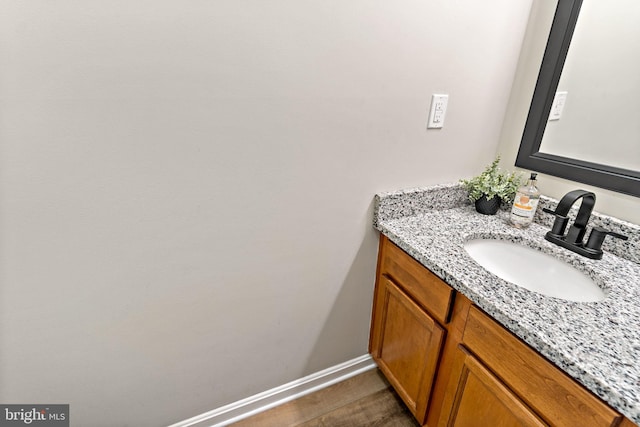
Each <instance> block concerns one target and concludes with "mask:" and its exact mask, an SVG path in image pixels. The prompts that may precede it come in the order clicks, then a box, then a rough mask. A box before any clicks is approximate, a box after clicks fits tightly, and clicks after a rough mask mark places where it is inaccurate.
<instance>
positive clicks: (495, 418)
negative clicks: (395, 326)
mask: <svg viewBox="0 0 640 427" xmlns="http://www.w3.org/2000/svg"><path fill="white" fill-rule="evenodd" d="M456 356H457V359H458V363H459V365H460V371H459V372H460V374H459V376H458V377H457V378H454V379H453V381H452V382H451V387H452V388H451V390H453V393H454V394H453V400H452V406H451V408H450V411H448V412H445V413H443V418H442V422H441V423H440V424H441V425H445V426H455V427H476V426H493V427H511V426H513V427H518V426H523V427H530V426H531V427H538V426H546V425H547V424H545V423H544V421H542V420H541V419H540V418H539V417H538V416H537V415H536V414H535V413H534V412H533V411H532V410H531V408H529V407H528V406H527V405H526V404H525V403H524V402H523V401H522V400H521V399H520V398H519V397H518V396H517V395H516V394H515V393H513V392H512V391H511V390H510V389H509V388H508V387H507V386H505V384H504V383H502V381H500V379H499V378H498V377H496V376H495V374H493V372H491V371H489V370H488V369H487V368H485V367H484V366H483V365H482V363H480V362H479V361H478V360H477V359H476V358H475V357H473V355H471V354H470V353H469V352H468V351H467V350H466V349H465V348H464V347H462V346H460V347H458V353H457V355H456Z"/></svg>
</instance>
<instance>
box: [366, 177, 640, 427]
mask: <svg viewBox="0 0 640 427" xmlns="http://www.w3.org/2000/svg"><path fill="white" fill-rule="evenodd" d="M554 203H556V202H555V201H554V200H552V199H548V198H543V199H542V200H541V204H543V205H546V206H544V207H549V208H551V207H553V205H554ZM536 221H537V223H534V224H533V225H532V226H531V227H530V228H528V229H526V230H517V229H514V228H512V227H510V226H509V225H508V224H507V212H501V213H499V214H498V215H496V216H484V215H479V214H477V213H476V212H475V211H474V209H473V207H472V206H471V205H470V204H469V203H468V202H467V201H466V192H465V191H464V190H462V189H461V188H460V187H459V186H457V185H449V186H436V187H432V188H429V189H418V190H410V191H405V192H398V193H388V194H383V195H379V196H377V197H376V210H375V218H374V225H375V227H376V228H377V229H378V230H380V232H381V233H382V234H381V237H380V248H379V255H378V271H377V276H376V288H375V295H374V306H373V315H372V327H371V336H370V353H371V354H372V356H373V358H374V360H375V361H376V362H377V364H378V366H379V368H380V370H381V371H382V372H383V373H384V375H385V376H386V377H387V379H388V380H389V382H390V383H391V384H392V385H393V387H394V388H395V390H396V391H397V392H398V394H399V395H400V397H401V398H402V399H403V400H404V402H405V403H406V404H407V406H408V407H409V409H410V410H411V411H412V413H413V414H414V416H415V417H416V419H417V420H418V421H419V422H420V423H421V424H422V425H429V426H448V425H526V426H542V425H558V426H576V425H580V426H633V425H635V424H638V423H639V422H640V364H639V363H638V362H637V354H638V353H639V352H640V322H639V321H638V319H637V318H636V317H637V316H636V313H637V312H638V308H640V307H639V306H640V298H639V297H640V292H639V291H638V289H637V285H638V283H637V281H638V278H640V265H639V264H638V259H637V258H636V257H637V256H638V248H639V247H640V242H639V239H640V227H637V226H635V225H633V224H629V223H625V222H624V221H618V220H615V219H613V218H610V217H606V216H602V215H598V214H596V216H595V217H594V218H593V220H592V221H593V222H594V225H600V226H605V227H607V228H613V229H616V230H618V231H621V232H623V233H626V235H628V236H629V237H630V239H629V240H628V241H626V242H621V241H613V242H611V243H610V244H609V246H607V247H605V254H604V257H603V259H602V260H590V259H586V258H581V257H580V256H579V255H577V254H575V253H571V252H569V251H567V250H565V249H563V248H560V247H558V246H555V245H553V244H551V243H549V242H547V241H545V240H544V234H545V232H546V231H547V230H548V227H549V221H551V222H552V221H553V218H550V219H546V218H545V217H538V218H537V219H536ZM477 238H485V239H499V240H509V241H513V242H518V243H521V244H526V245H527V246H530V247H533V248H535V249H537V250H540V251H542V252H546V253H550V254H552V255H553V256H554V257H558V258H559V259H562V260H563V261H565V262H567V263H569V264H570V265H572V266H574V267H575V268H577V269H579V270H580V271H582V272H584V273H585V274H587V275H588V276H590V277H591V278H592V279H593V280H594V281H595V282H596V283H598V286H600V287H601V288H602V289H603V291H604V293H605V295H606V297H605V299H604V300H602V301H600V302H587V303H585V302H572V301H566V300H563V299H559V298H554V297H548V296H544V295H542V294H539V293H536V292H532V291H529V290H527V289H524V288H520V287H518V286H515V285H513V284H512V283H509V282H506V281H505V280H502V279H500V278H498V277H496V276H494V275H493V274H491V273H489V272H488V271H486V270H484V269H483V268H482V267H481V266H479V265H478V264H477V263H475V262H474V261H473V259H472V258H471V257H469V255H468V254H467V253H466V252H465V250H464V243H465V241H468V240H470V239H477ZM611 252H614V253H618V254H622V255H625V256H626V258H625V257H623V256H617V255H614V254H612V253H611ZM532 268H535V265H534V266H532Z"/></svg>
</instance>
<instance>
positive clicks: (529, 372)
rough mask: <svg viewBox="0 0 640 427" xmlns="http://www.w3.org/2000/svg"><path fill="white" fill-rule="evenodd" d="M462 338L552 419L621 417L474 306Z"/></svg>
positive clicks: (589, 421)
mask: <svg viewBox="0 0 640 427" xmlns="http://www.w3.org/2000/svg"><path fill="white" fill-rule="evenodd" d="M462 341H463V343H464V345H465V346H466V347H467V348H468V349H469V350H470V351H471V352H472V353H475V354H476V356H477V357H478V359H480V360H481V361H482V363H484V364H485V365H486V366H487V367H488V368H489V369H491V370H492V371H493V372H494V373H496V375H497V376H498V377H500V379H501V380H502V381H503V382H504V383H505V384H506V385H507V386H508V387H509V388H510V389H512V390H513V391H514V392H515V393H516V394H517V395H518V396H520V398H521V399H522V400H523V401H525V402H526V404H527V405H528V406H530V407H531V408H533V409H534V410H535V411H536V413H538V414H539V415H540V416H541V417H542V418H543V419H544V420H545V421H546V422H547V423H549V424H550V425H554V426H571V427H574V426H575V425H576V422H577V420H580V426H585V427H586V426H615V425H618V423H619V422H620V420H621V419H622V418H623V417H622V416H620V414H618V413H616V412H615V411H614V410H612V409H611V408H609V407H608V406H607V405H606V404H605V403H603V402H602V401H600V399H598V398H597V397H596V396H594V395H592V394H591V393H590V392H589V391H587V390H586V389H585V388H584V387H582V386H581V385H580V384H578V383H577V382H575V381H574V380H573V379H572V378H571V377H569V376H568V375H567V374H565V373H564V372H562V371H561V370H560V369H558V368H557V367H555V366H554V365H553V364H551V363H550V362H549V361H547V360H546V359H544V358H543V357H542V356H540V355H539V354H538V353H536V352H535V351H534V350H533V349H531V348H529V347H528V346H527V345H526V344H524V343H523V342H521V341H520V340H519V339H518V338H517V337H515V336H514V335H513V334H511V333H510V332H509V331H507V330H506V329H504V328H503V327H502V326H500V325H499V324H497V323H496V322H495V321H494V320H492V319H491V318H489V317H488V316H487V315H486V314H484V313H483V312H481V311H480V310H479V309H478V308H476V307H471V309H470V311H469V316H468V318H467V324H466V327H465V330H464V336H463V339H462Z"/></svg>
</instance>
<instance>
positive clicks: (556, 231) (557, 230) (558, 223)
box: [542, 208, 569, 236]
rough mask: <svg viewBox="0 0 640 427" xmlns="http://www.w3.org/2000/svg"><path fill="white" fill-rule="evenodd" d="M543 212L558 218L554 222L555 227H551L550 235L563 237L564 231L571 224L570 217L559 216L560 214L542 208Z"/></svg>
mask: <svg viewBox="0 0 640 427" xmlns="http://www.w3.org/2000/svg"><path fill="white" fill-rule="evenodd" d="M542 211H543V212H546V213H548V214H551V215H555V217H556V220H555V221H554V222H553V227H551V231H550V232H549V233H551V234H553V235H555V236H563V235H564V230H565V228H567V223H568V222H569V217H568V216H565V215H562V214H559V213H558V212H556V211H554V210H551V209H549V208H542Z"/></svg>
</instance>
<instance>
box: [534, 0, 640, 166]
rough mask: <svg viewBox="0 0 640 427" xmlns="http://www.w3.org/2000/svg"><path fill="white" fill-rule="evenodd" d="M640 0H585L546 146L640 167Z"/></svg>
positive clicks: (586, 158)
mask: <svg viewBox="0 0 640 427" xmlns="http://www.w3.org/2000/svg"><path fill="white" fill-rule="evenodd" d="M638 22H640V2H638V1H637V0H607V1H602V0H585V1H584V2H583V3H582V7H581V9H580V15H579V17H578V20H577V24H576V27H575V30H574V33H573V38H572V39H571V44H570V46H569V51H568V53H567V57H566V61H565V63H564V67H563V70H562V75H561V77H560V82H559V84H558V88H557V92H556V97H555V100H554V103H553V104H552V106H551V112H550V115H549V120H548V122H547V124H546V129H545V132H544V136H543V138H542V143H541V145H540V152H543V153H550V154H554V155H558V156H563V157H568V158H574V159H580V160H584V161H588V162H594V163H602V164H605V165H611V166H615V167H618V168H623V169H631V170H640V120H638V117H640V102H639V101H638V98H639V95H640V55H638V52H640V25H638Z"/></svg>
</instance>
